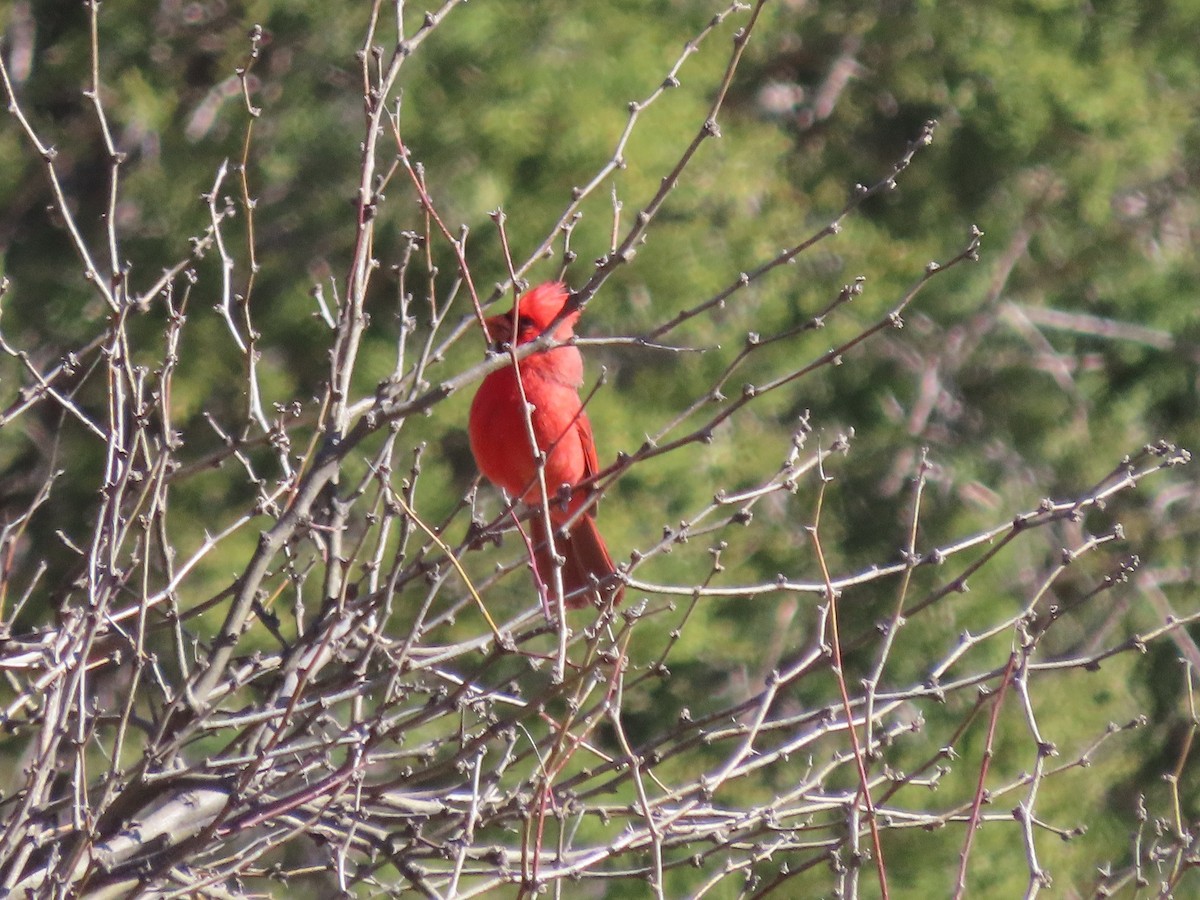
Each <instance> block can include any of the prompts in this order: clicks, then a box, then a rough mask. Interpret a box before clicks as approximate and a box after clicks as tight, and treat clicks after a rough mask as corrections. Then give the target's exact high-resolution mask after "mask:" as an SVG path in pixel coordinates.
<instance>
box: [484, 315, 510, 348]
mask: <svg viewBox="0 0 1200 900" xmlns="http://www.w3.org/2000/svg"><path fill="white" fill-rule="evenodd" d="M483 323H484V325H486V326H487V334H488V346H489V347H491V348H492V349H493V350H495V351H496V352H497V353H499V352H502V351H503V350H504V349H505V347H506V346H507V345H510V344H512V330H513V323H512V313H504V314H503V315H499V316H489V317H488V318H486V319H484V320H483Z"/></svg>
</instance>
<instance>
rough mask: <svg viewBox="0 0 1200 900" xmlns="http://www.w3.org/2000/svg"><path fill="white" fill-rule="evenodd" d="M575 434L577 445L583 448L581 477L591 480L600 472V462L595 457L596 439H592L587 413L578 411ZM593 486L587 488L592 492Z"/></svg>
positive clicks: (590, 424)
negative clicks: (577, 439) (576, 435)
mask: <svg viewBox="0 0 1200 900" xmlns="http://www.w3.org/2000/svg"><path fill="white" fill-rule="evenodd" d="M575 433H576V434H578V435H579V444H580V446H581V447H583V477H584V478H591V477H592V476H593V475H595V474H596V473H597V472H599V471H600V460H599V458H598V457H597V456H596V439H595V438H594V437H592V423H591V422H589V421H588V417H587V413H585V412H583V411H582V410H580V412H579V417H578V418H577V419H576V420H575ZM594 489H595V486H594V485H593V486H591V487H589V488H588V490H589V491H591V490H594Z"/></svg>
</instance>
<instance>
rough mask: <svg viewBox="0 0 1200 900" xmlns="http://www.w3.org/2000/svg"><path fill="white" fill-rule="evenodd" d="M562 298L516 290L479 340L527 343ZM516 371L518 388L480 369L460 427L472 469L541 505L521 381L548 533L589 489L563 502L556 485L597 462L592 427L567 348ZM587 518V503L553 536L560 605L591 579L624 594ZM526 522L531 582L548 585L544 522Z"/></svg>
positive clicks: (561, 334)
mask: <svg viewBox="0 0 1200 900" xmlns="http://www.w3.org/2000/svg"><path fill="white" fill-rule="evenodd" d="M566 302H567V289H566V286H565V285H563V284H562V283H561V282H557V281H555V282H549V283H547V284H541V285H538V286H537V287H535V288H534V289H533V290H531V291H528V292H527V293H525V294H524V295H522V296H521V298H520V299H519V300H518V301H517V305H516V307H514V309H512V310H510V311H509V312H506V313H504V314H503V315H500V316H492V317H491V318H489V319H487V320H486V324H487V331H488V339H489V340H490V341H491V342H492V343H493V344H495V345H497V346H499V345H501V344H509V345H520V344H527V343H529V342H530V341H532V340H536V339H537V338H538V337H540V336H541V334H542V332H544V331H545V330H546V328H547V327H548V326H549V325H550V323H551V322H553V321H554V319H555V317H556V316H558V314H559V313H561V312H562V309H563V305H564V304H565V303H566ZM578 319H579V313H578V311H576V312H574V313H572V314H571V315H569V316H567V318H566V319H564V320H563V321H561V322H559V323H558V327H557V328H555V329H554V334H553V337H554V340H556V341H565V340H568V339H569V338H571V337H573V336H574V335H575V331H574V325H575V322H576V321H577V320H578ZM518 368H519V370H520V373H521V378H520V385H519V386H518V383H517V373H516V372H515V371H514V370H513V367H512V366H511V365H510V366H507V367H506V368H503V369H500V370H499V371H496V372H493V373H492V374H491V375H488V376H487V377H486V378H485V379H484V380H483V384H481V385H480V386H479V391H478V393H476V394H475V400H474V401H473V402H472V403H471V418H470V424H469V426H468V431H469V433H470V436H471V452H472V453H473V454H475V462H476V463H477V464H478V465H479V470H480V471H481V472H483V474H484V475H486V476H487V477H488V480H489V481H491V482H492V483H493V484H495V485H496V486H497V487H500V488H503V489H504V490H505V491H507V492H508V494H509V496H511V497H521V498H523V499H524V500H525V502H526V503H528V504H530V505H534V506H539V505H540V504H541V502H542V493H541V489H540V488H539V487H538V481H537V468H536V466H535V463H534V457H533V451H532V448H531V446H530V442H529V427H528V425H527V424H526V413H525V406H524V404H523V403H522V401H521V387H523V388H524V389H525V398H526V399H527V400H528V401H529V404H530V405H531V406H532V409H531V410H530V412H529V424H531V425H532V426H533V428H532V430H533V436H534V439H535V440H536V442H537V446H538V449H539V450H542V451H545V452H546V454H547V457H546V494H547V496H548V497H549V500H550V520H551V522H553V523H554V526H555V529H556V530H557V528H558V526H560V525H562V524H563V523H565V522H566V521H567V520H568V519H569V518H571V516H572V514H573V513H575V512H576V511H577V510H578V509H579V508H580V507H581V506H583V505H584V504H585V503H586V502H587V501H588V498H589V497H590V496H591V494H592V489H591V488H590V487H589V488H582V489H579V490H575V491H572V492H571V495H570V499H569V500H568V501H567V502H566V503H564V502H563V499H562V498H563V494H562V492H561V490H560V489H561V488H562V486H563V485H571V486H572V487H574V486H575V485H577V484H579V482H581V481H583V480H584V479H586V478H588V477H590V476H592V475H594V474H596V472H597V471H599V468H600V467H599V465H598V464H597V461H596V442H595V440H594V439H593V438H592V426H591V424H590V423H589V422H588V417H587V414H586V413H585V412H584V411H583V404H582V403H581V402H580V400H579V387H580V385H581V384H583V357H582V356H580V355H579V350H578V349H577V348H575V347H555V348H554V349H553V350H546V351H543V352H541V353H534V354H532V355H531V356H527V357H525V358H524V359H522V360H521V361H520V362H519V363H518ZM595 516H596V508H595V506H592V507H591V508H589V509H588V510H587V511H585V512H584V514H583V515H581V516H579V518H577V519H576V520H575V522H574V524H573V525H571V528H570V531H569V533H568V534H567V535H566V536H565V537H561V536H558V535H556V536H555V544H556V546H557V548H558V552H559V555H561V556H563V557H565V558H566V563H565V565H564V566H563V569H562V580H563V592H564V595H568V594H574V596H571V597H568V599H567V605H568V606H570V607H573V608H579V607H581V606H584V605H585V604H586V603H587V602H588V600H589V598H590V597H591V596H592V591H593V584H594V583H595V582H593V580H592V578H593V577H594V578H595V579H596V580H597V581H599V582H600V583H601V587H600V591H601V594H602V596H604V597H607V596H608V595H610V594H611V595H612V597H613V602H614V603H620V602H621V596H622V594H623V588H622V586H621V583H620V581H619V580H617V579H616V578H614V577H613V576H615V575H616V571H617V570H616V567H615V566H614V565H613V561H612V557H611V556H609V555H608V548H607V547H605V546H604V539H603V538H601V537H600V532H599V531H598V530H597V528H596V518H595ZM531 521H532V523H533V526H532V527H533V544H534V548H535V550H534V562H535V564H536V567H537V575H538V579H539V580H540V581H541V583H542V584H543V585H547V586H548V585H552V584H553V583H554V562H553V560H552V557H551V554H550V552H549V545H548V541H547V539H546V533H545V531H546V529H545V525H544V524H543V518H542V516H541V514H540V513H539V514H538V515H535V516H534V517H533V519H532V520H531Z"/></svg>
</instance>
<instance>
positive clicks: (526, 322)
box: [517, 316, 534, 331]
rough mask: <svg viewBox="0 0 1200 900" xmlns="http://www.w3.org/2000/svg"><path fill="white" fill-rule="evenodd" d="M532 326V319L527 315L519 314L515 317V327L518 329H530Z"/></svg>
mask: <svg viewBox="0 0 1200 900" xmlns="http://www.w3.org/2000/svg"><path fill="white" fill-rule="evenodd" d="M533 327H534V325H533V319H531V318H530V317H529V316H521V317H520V318H519V319H517V329H518V330H519V331H530V330H531V329H532V328H533Z"/></svg>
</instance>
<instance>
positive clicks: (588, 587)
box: [533, 514, 625, 609]
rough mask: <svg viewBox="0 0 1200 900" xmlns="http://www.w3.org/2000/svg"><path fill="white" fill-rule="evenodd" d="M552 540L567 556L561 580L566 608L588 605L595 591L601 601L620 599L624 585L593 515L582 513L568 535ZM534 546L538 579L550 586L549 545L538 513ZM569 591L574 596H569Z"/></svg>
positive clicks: (552, 576) (535, 521) (552, 579)
mask: <svg viewBox="0 0 1200 900" xmlns="http://www.w3.org/2000/svg"><path fill="white" fill-rule="evenodd" d="M555 543H556V544H557V546H558V552H559V554H560V555H561V556H563V557H565V558H566V562H565V563H564V564H563V568H562V579H563V593H564V595H567V606H568V607H570V608H571V609H580V608H581V607H584V606H587V605H588V603H589V602H590V601H591V600H592V597H593V595H594V594H595V592H596V591H597V590H599V592H600V597H601V598H602V599H604V600H608V598H609V597H610V596H611V597H612V601H613V605H614V606H616V605H617V604H618V603H620V602H621V600H622V598H623V597H624V594H625V586H624V585H623V584H622V583H621V581H620V579H619V578H618V577H617V567H616V566H615V565H613V561H612V557H611V556H609V554H608V548H607V547H606V546H605V545H604V538H602V537H601V536H600V530H599V529H598V528H597V527H596V520H595V519H594V518H592V517H591V516H588V515H585V516H581V517H580V518H579V519H578V521H576V522H575V524H574V525H573V526H571V531H570V533H569V534H568V535H567V537H565V538H563V537H557V538H556V539H555ZM533 546H534V548H535V549H534V562H535V564H536V565H537V571H538V578H539V579H540V580H541V582H542V584H544V585H546V587H547V589H550V587H551V586H552V585H553V584H554V560H553V559H552V557H551V554H550V544H549V542H548V541H547V540H546V529H545V524H544V522H543V520H542V516H541V515H540V514H538V515H536V516H534V518H533ZM597 582H598V583H599V586H598V587H597V586H596V585H597ZM571 594H574V596H573V597H572V596H569V595H571Z"/></svg>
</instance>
